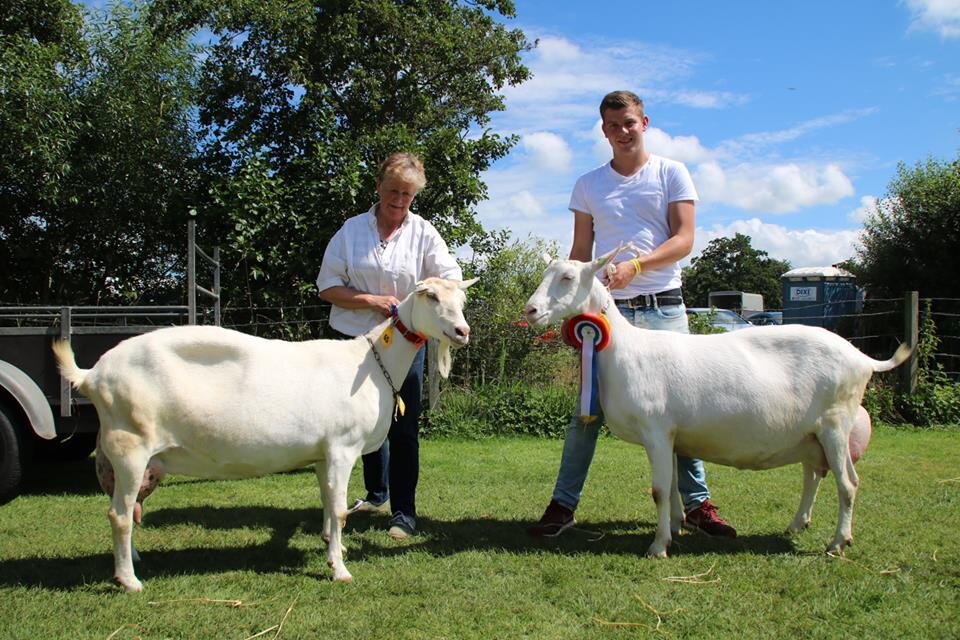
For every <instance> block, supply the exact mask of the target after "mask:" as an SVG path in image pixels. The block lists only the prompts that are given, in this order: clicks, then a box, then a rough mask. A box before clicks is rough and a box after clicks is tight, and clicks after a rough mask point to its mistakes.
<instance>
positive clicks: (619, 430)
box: [526, 248, 910, 558]
mask: <svg viewBox="0 0 960 640" xmlns="http://www.w3.org/2000/svg"><path fill="white" fill-rule="evenodd" d="M619 251H620V249H619V248H618V249H616V250H614V251H611V252H610V253H608V254H606V255H603V256H601V257H600V258H598V259H596V260H594V261H593V262H579V261H575V260H552V261H551V259H550V257H549V256H544V257H545V259H546V260H547V262H548V267H547V269H546V271H545V272H544V278H543V282H541V284H540V285H539V286H538V287H537V290H536V291H535V292H534V294H533V295H532V296H530V299H529V300H528V302H527V306H526V316H527V318H528V320H529V321H530V322H531V324H539V325H545V324H549V323H552V322H557V321H560V320H563V319H565V318H568V317H571V316H574V315H576V314H579V313H604V312H605V313H606V315H607V319H608V320H609V322H610V331H611V341H610V344H609V346H608V347H607V348H606V349H605V350H604V351H602V352H600V353H599V354H597V356H596V357H597V359H598V363H599V392H600V404H601V407H602V408H603V413H604V416H605V418H606V423H607V425H608V427H609V428H610V431H611V432H612V433H613V434H614V435H616V436H617V437H619V438H621V439H623V440H626V441H627V442H633V443H635V444H640V445H643V446H644V447H645V448H646V450H647V458H648V459H649V461H650V467H651V475H652V483H653V491H652V493H653V499H654V502H655V503H656V505H657V515H658V520H657V531H656V535H655V537H654V540H653V543H652V544H651V545H650V548H649V549H648V550H647V555H648V556H653V557H661V558H662V557H666V555H667V547H668V546H669V545H670V542H671V533H673V534H676V533H677V532H679V530H680V526H681V524H682V523H683V507H682V505H681V503H680V496H679V493H678V491H677V481H676V458H675V454H682V455H685V456H691V457H695V458H700V459H703V460H709V461H711V462H716V463H719V464H724V465H729V466H732V467H737V468H740V469H770V468H773V467H779V466H783V465H787V464H791V463H794V462H800V463H802V464H803V479H804V481H803V496H802V498H801V501H800V508H799V509H798V511H797V513H796V516H795V517H794V519H793V521H792V522H791V523H790V525H789V527H788V529H787V530H788V532H790V533H797V532H799V531H801V530H803V529H804V528H806V527H807V525H808V524H809V522H810V514H811V510H812V508H813V502H814V499H815V498H816V493H817V489H818V487H819V483H820V479H821V477H822V476H823V475H825V474H826V469H828V468H829V470H830V471H833V473H834V475H835V476H836V480H837V490H838V494H839V503H840V509H839V516H838V521H837V530H836V535H835V536H834V538H833V541H832V542H831V543H830V544H829V546H828V547H827V551H828V552H838V553H840V552H842V550H843V548H844V546H846V545H848V544H851V543H852V542H853V538H852V532H851V523H852V517H853V503H854V498H855V496H856V491H857V485H858V483H859V480H858V478H857V473H856V471H855V470H854V468H853V462H854V459H853V458H852V457H851V453H850V446H851V436H853V438H852V439H853V441H854V445H855V446H856V447H857V448H858V450H860V452H862V448H865V447H866V441H864V436H865V437H866V439H869V416H867V414H866V412H865V411H864V410H863V408H862V407H860V401H861V398H862V397H863V392H864V389H865V388H866V385H867V382H868V381H869V379H870V376H871V375H872V374H873V373H874V372H875V371H887V370H889V369H892V368H893V367H895V366H897V365H898V364H900V363H901V362H903V361H904V360H905V359H906V358H907V357H908V356H909V353H910V349H909V348H908V347H907V346H906V345H901V346H900V348H899V349H897V352H896V354H894V356H893V357H892V358H891V359H890V360H887V361H885V362H880V361H878V360H874V359H872V358H870V357H868V356H866V355H864V354H863V353H861V352H860V351H859V350H857V349H856V348H854V347H853V346H852V345H851V344H850V343H849V342H847V341H846V340H844V339H843V338H841V337H840V336H838V335H836V334H834V333H831V332H830V331H827V330H825V329H820V328H816V327H807V326H802V325H788V326H782V327H781V326H777V327H756V328H754V329H750V330H747V331H736V332H731V333H724V334H719V335H687V334H681V333H674V332H667V331H648V330H644V329H639V328H636V327H634V326H633V325H631V324H630V323H629V322H628V321H627V320H626V319H625V318H623V316H621V315H620V313H618V312H617V310H616V307H615V306H614V305H615V303H614V300H613V297H612V296H611V295H610V292H609V291H607V289H606V288H605V287H604V286H603V284H602V283H601V282H600V281H599V280H598V279H597V278H596V277H595V275H596V274H597V273H598V272H599V271H600V269H601V268H603V267H604V265H605V264H607V262H608V261H609V260H611V259H612V258H613V257H614V256H615V255H617V254H618V253H619ZM864 422H865V424H864ZM864 429H866V433H865V434H864V432H863V431H864ZM671 478H672V479H671ZM668 491H669V496H670V499H669V500H667V499H666V496H667V495H668ZM671 506H672V517H671Z"/></svg>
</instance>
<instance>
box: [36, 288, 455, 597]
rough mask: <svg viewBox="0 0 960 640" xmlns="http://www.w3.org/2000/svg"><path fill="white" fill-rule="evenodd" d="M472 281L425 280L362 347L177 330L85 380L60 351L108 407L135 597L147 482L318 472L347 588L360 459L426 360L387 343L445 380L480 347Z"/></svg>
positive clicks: (150, 337)
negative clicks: (401, 331)
mask: <svg viewBox="0 0 960 640" xmlns="http://www.w3.org/2000/svg"><path fill="white" fill-rule="evenodd" d="M473 282H474V281H472V280H471V281H467V282H455V281H450V280H442V279H440V278H428V279H426V280H424V281H423V282H420V283H418V285H417V287H416V291H415V292H414V293H412V294H411V295H409V296H407V297H406V298H405V299H404V300H403V301H402V302H401V303H400V304H399V305H398V307H397V314H396V317H395V318H394V319H393V320H392V321H391V320H387V321H385V322H383V323H382V324H380V325H379V326H378V327H377V328H375V329H373V330H372V331H370V332H369V333H367V334H366V335H365V336H362V337H359V338H356V339H354V340H344V341H339V340H313V341H308V342H300V343H293V342H284V341H281V340H265V339H263V338H257V337H254V336H250V335H246V334H242V333H239V332H236V331H231V330H228V329H221V328H218V327H171V328H168V329H161V330H158V331H154V332H152V333H148V334H144V335H141V336H137V337H134V338H130V339H128V340H125V341H124V342H122V343H120V344H119V345H117V346H116V347H114V348H113V349H111V350H110V351H108V352H107V353H105V354H104V355H103V356H102V357H101V358H100V360H99V361H98V362H97V364H96V365H95V366H94V367H93V368H92V369H88V370H84V369H79V368H78V367H77V364H76V361H75V360H74V356H73V351H72V349H71V347H70V343H69V342H65V341H63V342H55V343H54V345H53V350H54V353H55V354H56V357H57V361H58V363H59V365H60V373H61V374H62V375H63V376H64V377H65V378H66V379H67V380H69V381H70V383H71V384H73V386H74V387H76V388H77V389H79V390H80V391H81V392H82V393H83V394H84V395H86V396H87V397H88V398H90V399H91V400H92V401H93V403H94V405H95V406H96V408H97V414H98V415H99V418H100V451H101V452H102V453H103V455H104V456H105V457H106V459H107V460H108V461H109V463H110V464H111V465H112V467H113V476H114V478H115V487H114V490H113V496H112V503H111V506H110V510H109V512H108V516H109V519H110V525H111V527H112V529H113V553H114V564H115V579H116V580H117V581H118V582H119V583H120V584H121V585H122V586H123V587H124V588H126V589H127V591H141V590H142V589H143V585H142V584H141V583H140V581H139V580H138V579H137V577H136V575H135V574H134V571H133V557H132V554H133V553H134V552H133V547H132V544H131V541H132V532H133V523H134V516H135V511H137V512H138V511H139V509H138V508H139V502H138V493H140V492H141V480H143V482H144V484H146V483H147V481H148V479H149V477H150V476H151V475H152V474H154V473H155V475H153V478H154V479H155V478H157V477H159V476H161V475H162V474H164V473H177V474H184V475H190V476H196V477H200V478H210V479H234V478H250V477H254V476H262V475H266V474H268V473H276V472H280V471H288V470H290V469H297V468H300V467H303V466H305V465H308V464H310V463H314V464H315V469H316V474H317V479H318V481H319V483H320V492H321V495H322V498H323V532H324V537H325V538H327V539H328V555H327V564H328V565H329V566H330V567H331V568H332V569H333V577H334V579H335V580H339V581H348V580H350V579H351V575H350V572H349V571H347V568H346V566H345V565H344V563H343V547H342V545H341V530H342V528H343V525H344V522H345V520H346V517H347V482H348V481H349V478H350V472H351V470H352V469H353V465H354V464H355V463H356V461H357V458H358V457H360V455H361V454H362V453H366V452H369V451H373V450H375V449H376V448H377V447H379V446H380V445H381V443H383V441H384V439H385V438H386V435H387V429H388V427H389V426H390V420H391V418H392V417H393V412H394V411H395V410H396V406H395V397H396V394H397V390H396V389H393V388H391V386H390V384H389V383H388V382H387V378H388V376H387V375H386V374H389V377H390V378H392V379H393V380H402V379H403V377H404V376H405V375H406V373H407V371H408V370H409V369H410V364H411V363H412V362H413V358H414V356H415V355H416V352H417V349H418V348H419V344H416V345H415V344H414V343H413V342H411V341H408V340H404V339H396V340H390V339H386V340H384V339H382V337H383V334H384V332H385V330H386V329H387V328H388V325H389V324H390V323H391V322H393V323H394V324H396V322H397V320H399V321H400V322H402V323H403V325H405V326H406V327H408V328H409V329H410V330H411V331H413V332H417V333H419V334H421V336H423V337H427V338H434V339H436V340H438V341H439V343H440V351H439V370H440V374H441V375H443V376H444V377H446V376H447V375H448V373H449V371H450V347H451V345H455V346H463V345H465V344H467V342H468V340H469V335H470V327H469V326H468V325H467V323H466V321H465V320H464V317H463V305H464V302H465V300H466V296H465V294H464V293H463V290H464V289H466V288H467V287H469V286H470V285H471V284H473ZM368 339H369V342H368ZM378 355H379V358H378V357H377V356H378ZM151 470H153V471H151ZM139 499H142V495H141V496H140V497H139ZM136 515H138V513H137V514H136ZM136 519H137V520H139V517H137V518H136Z"/></svg>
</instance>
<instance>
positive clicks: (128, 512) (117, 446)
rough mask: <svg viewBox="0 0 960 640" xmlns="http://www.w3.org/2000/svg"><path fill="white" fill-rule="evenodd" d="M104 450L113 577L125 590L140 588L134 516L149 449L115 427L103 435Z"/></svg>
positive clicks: (134, 437)
mask: <svg viewBox="0 0 960 640" xmlns="http://www.w3.org/2000/svg"><path fill="white" fill-rule="evenodd" d="M103 452H104V455H106V456H107V458H108V459H109V460H110V463H111V465H112V466H113V475H114V487H113V497H112V498H111V502H110V510H109V511H108V512H107V517H108V518H109V520H110V527H111V529H112V531H113V563H114V580H116V581H117V582H118V583H119V584H120V585H121V586H122V587H123V588H124V589H126V590H127V591H143V584H142V583H141V582H140V581H139V580H138V579H137V576H136V574H135V573H134V571H133V557H134V553H135V552H134V550H133V524H134V518H133V516H134V509H135V506H136V503H137V494H138V492H139V491H140V482H141V480H142V478H143V473H144V471H145V470H146V468H147V463H148V462H149V460H150V453H149V452H148V451H147V450H146V447H145V446H144V444H143V441H142V440H141V439H140V438H139V437H138V436H136V435H133V434H131V433H128V432H125V431H118V430H113V431H111V432H110V433H109V434H108V435H107V437H105V438H104V442H103Z"/></svg>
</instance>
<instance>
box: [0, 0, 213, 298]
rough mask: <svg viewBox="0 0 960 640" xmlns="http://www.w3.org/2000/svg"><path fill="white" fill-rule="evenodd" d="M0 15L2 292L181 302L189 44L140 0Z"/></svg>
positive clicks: (188, 184) (49, 5)
mask: <svg viewBox="0 0 960 640" xmlns="http://www.w3.org/2000/svg"><path fill="white" fill-rule="evenodd" d="M0 24H2V29H3V31H2V38H3V40H2V49H0V65H2V73H0V77H2V82H3V85H2V88H0V239H2V242H0V247H2V248H0V261H2V262H3V264H4V265H11V268H7V269H4V270H3V271H2V272H0V299H2V300H3V301H5V302H17V303H32V304H36V303H70V304H95V303H101V304H103V303H114V304H116V303H120V302H143V303H147V302H174V301H180V300H181V299H182V287H181V286H180V283H179V282H178V281H177V279H176V278H174V277H173V276H174V275H175V274H176V273H178V272H182V270H183V269H182V265H183V262H184V260H183V256H184V254H185V244H186V242H185V236H186V233H185V228H186V227H185V222H186V213H187V212H186V208H187V207H186V205H187V198H188V197H189V196H190V195H191V194H192V192H193V191H194V188H195V187H194V186H193V183H194V180H193V178H192V175H193V173H194V172H193V169H192V165H191V162H192V161H193V158H195V156H196V145H197V139H196V135H195V126H194V122H193V118H192V108H193V105H194V103H195V101H194V97H193V96H194V91H193V87H194V82H193V66H194V62H193V57H192V56H193V49H192V48H191V47H190V46H188V44H187V42H186V39H185V38H182V37H180V38H161V37H158V36H157V34H156V33H155V32H153V31H152V30H150V29H149V28H148V27H147V25H146V24H145V22H144V20H143V14H142V9H141V7H140V6H139V5H136V4H133V5H123V4H119V3H118V4H115V5H113V6H112V7H111V9H110V11H109V12H108V13H103V14H96V15H93V16H90V17H89V19H88V20H86V21H85V20H84V18H83V16H82V14H81V13H80V12H79V10H78V8H77V7H76V6H74V5H72V4H70V3H69V2H66V1H65V0H57V1H54V2H39V1H36V0H17V1H16V2H14V3H13V6H7V5H5V9H4V10H2V11H0Z"/></svg>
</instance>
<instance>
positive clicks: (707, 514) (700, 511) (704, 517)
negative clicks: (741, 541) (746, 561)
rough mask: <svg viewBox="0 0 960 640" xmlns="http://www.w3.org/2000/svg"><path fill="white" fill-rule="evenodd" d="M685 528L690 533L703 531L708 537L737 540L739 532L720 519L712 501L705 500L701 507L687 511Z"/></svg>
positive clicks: (684, 522)
mask: <svg viewBox="0 0 960 640" xmlns="http://www.w3.org/2000/svg"><path fill="white" fill-rule="evenodd" d="M683 528H684V529H687V530H688V531H702V532H704V533H705V534H707V535H708V536H718V537H721V538H736V537H737V530H736V529H734V528H733V527H731V526H730V525H729V524H727V521H726V520H724V519H723V518H721V517H720V514H719V513H717V508H716V507H715V506H714V505H713V503H712V502H710V500H704V501H703V502H702V503H701V504H700V506H698V507H696V508H694V509H691V510H690V511H687V515H686V518H684V521H683Z"/></svg>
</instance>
